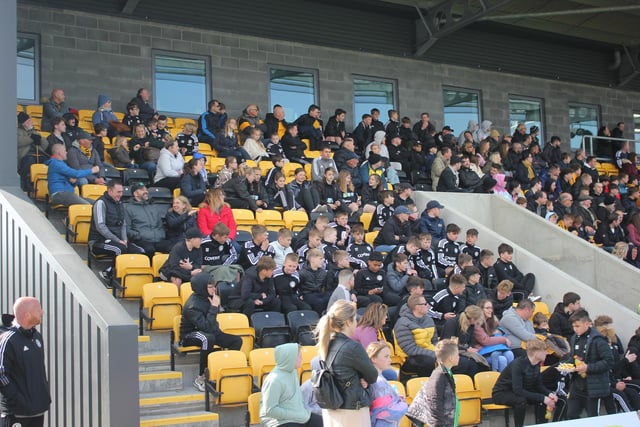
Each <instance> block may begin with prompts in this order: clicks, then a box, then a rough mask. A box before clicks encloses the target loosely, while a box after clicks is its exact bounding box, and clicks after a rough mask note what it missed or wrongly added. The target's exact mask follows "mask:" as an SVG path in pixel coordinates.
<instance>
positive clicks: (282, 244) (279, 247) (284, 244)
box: [269, 227, 293, 267]
mask: <svg viewBox="0 0 640 427" xmlns="http://www.w3.org/2000/svg"><path fill="white" fill-rule="evenodd" d="M291 239H293V232H291V230H289V229H288V228H284V227H283V228H281V229H280V230H278V240H276V241H275V242H271V243H269V246H270V247H271V249H273V251H274V253H275V255H274V256H273V260H274V261H275V262H276V265H277V266H278V267H281V266H282V263H283V262H284V257H286V256H287V255H288V254H292V253H293V249H292V248H291Z"/></svg>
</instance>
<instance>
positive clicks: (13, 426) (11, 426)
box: [0, 414, 44, 427]
mask: <svg viewBox="0 0 640 427" xmlns="http://www.w3.org/2000/svg"><path fill="white" fill-rule="evenodd" d="M43 425H44V415H40V416H37V417H29V418H16V417H14V416H13V415H7V414H2V415H1V416H0V427H42V426H43Z"/></svg>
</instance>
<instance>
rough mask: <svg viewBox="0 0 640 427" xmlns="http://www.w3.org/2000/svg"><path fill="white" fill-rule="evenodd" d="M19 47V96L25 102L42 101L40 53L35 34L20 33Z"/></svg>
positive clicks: (17, 57)
mask: <svg viewBox="0 0 640 427" xmlns="http://www.w3.org/2000/svg"><path fill="white" fill-rule="evenodd" d="M17 41H18V46H17V56H16V59H17V67H18V74H17V94H18V100H19V101H23V102H31V103H33V102H36V103H37V102H39V100H40V52H39V45H40V43H39V39H38V36H37V35H35V34H23V33H18V40H17Z"/></svg>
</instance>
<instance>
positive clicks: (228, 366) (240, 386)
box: [205, 350, 253, 411]
mask: <svg viewBox="0 0 640 427" xmlns="http://www.w3.org/2000/svg"><path fill="white" fill-rule="evenodd" d="M252 374H253V371H252V369H251V367H249V366H247V358H246V357H245V355H244V353H243V352H241V351H238V350H223V351H215V352H213V353H211V354H209V358H208V360H207V370H206V375H207V379H208V381H209V382H208V383H207V386H206V389H205V410H207V411H209V410H210V393H211V390H213V384H212V383H211V381H214V382H215V391H216V392H217V396H216V397H217V400H216V404H217V405H218V406H244V405H246V404H247V401H248V399H249V395H250V394H251V391H252V387H253V376H252Z"/></svg>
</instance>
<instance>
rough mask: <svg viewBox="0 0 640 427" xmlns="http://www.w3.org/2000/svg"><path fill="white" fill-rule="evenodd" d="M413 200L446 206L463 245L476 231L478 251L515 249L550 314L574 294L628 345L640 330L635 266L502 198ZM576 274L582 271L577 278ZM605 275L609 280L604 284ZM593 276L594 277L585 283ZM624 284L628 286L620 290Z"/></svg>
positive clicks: (426, 196)
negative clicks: (603, 316) (467, 235)
mask: <svg viewBox="0 0 640 427" xmlns="http://www.w3.org/2000/svg"><path fill="white" fill-rule="evenodd" d="M413 199H414V200H415V201H416V205H417V206H418V209H419V210H420V212H422V211H423V210H424V207H425V206H426V204H427V202H428V201H429V200H433V199H435V200H438V201H439V202H440V203H442V204H443V205H444V206H445V209H442V211H441V217H442V218H443V219H444V221H445V222H446V223H447V224H448V223H450V222H454V223H456V224H458V225H459V226H460V228H461V229H462V231H461V233H460V237H459V239H458V240H460V241H463V240H464V233H465V231H466V230H467V229H468V228H472V227H473V228H477V229H478V231H479V237H478V246H479V247H481V248H483V249H490V250H492V251H493V252H494V253H495V254H496V257H497V256H498V254H497V252H498V251H497V249H498V246H499V245H500V244H501V243H508V244H510V245H511V246H513V248H514V256H513V262H514V263H515V264H516V265H517V266H518V268H519V269H520V270H521V271H522V272H524V273H527V272H534V273H535V275H536V287H535V288H534V292H535V293H536V294H538V295H540V296H542V300H543V301H544V302H546V303H547V304H548V305H549V309H550V310H553V307H554V306H555V304H556V303H557V302H560V301H562V295H563V294H564V293H565V292H568V291H574V292H577V293H578V294H579V295H580V296H581V298H582V304H583V306H584V307H585V308H586V309H587V310H588V311H589V313H590V314H591V316H592V318H595V317H596V316H598V315H600V314H607V315H609V316H611V317H612V318H613V319H614V325H615V328H616V330H617V331H618V334H619V335H620V337H621V338H622V340H623V342H624V343H625V345H626V343H627V342H628V340H629V338H630V337H631V336H632V335H633V334H634V333H635V329H636V328H637V327H638V326H640V316H639V315H638V314H636V312H635V307H636V306H637V304H638V302H640V297H639V298H636V297H635V295H636V294H637V293H638V290H637V289H634V290H633V291H631V288H633V287H635V286H636V283H637V281H638V280H637V279H638V278H640V275H639V273H638V271H634V269H633V267H631V266H628V265H625V263H623V262H622V261H619V260H617V259H614V258H613V257H611V256H609V255H608V254H606V253H601V250H600V249H598V248H595V247H591V245H589V244H588V243H587V242H584V241H582V240H581V239H579V238H577V237H575V236H572V235H569V233H567V232H565V231H563V230H561V229H560V228H558V227H555V226H553V225H552V224H549V223H545V221H544V220H543V219H542V218H537V217H536V216H535V215H533V214H531V215H529V212H521V211H519V210H518V209H522V208H518V207H517V206H516V205H510V204H509V203H508V202H507V201H506V200H502V199H500V198H499V197H495V196H490V195H475V194H464V195H459V194H454V193H433V192H414V195H413ZM494 213H495V215H494ZM556 263H557V264H556ZM572 269H576V270H580V269H582V270H583V271H581V272H580V274H579V275H578V274H574V273H573V272H572ZM607 272H608V273H609V274H610V276H609V277H610V279H609V280H608V281H606V282H605V280H604V277H606V276H607ZM589 274H591V276H592V277H591V279H590V280H588V281H587V279H589ZM627 277H628V278H627ZM632 277H634V279H632ZM625 280H629V281H627V282H625ZM596 281H597V283H598V286H593V285H592V284H591V283H596ZM621 283H627V285H626V286H625V287H624V288H622V289H621V287H622V285H621Z"/></svg>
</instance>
